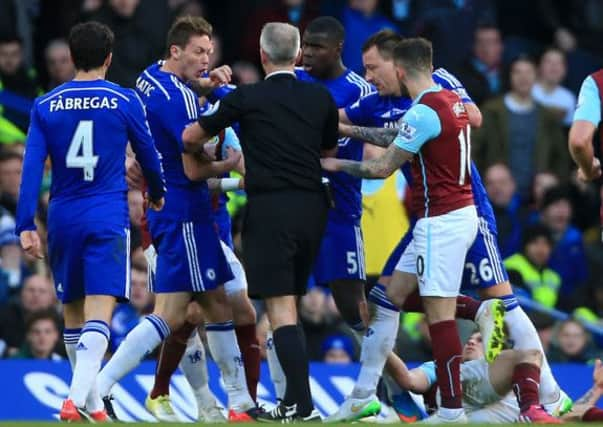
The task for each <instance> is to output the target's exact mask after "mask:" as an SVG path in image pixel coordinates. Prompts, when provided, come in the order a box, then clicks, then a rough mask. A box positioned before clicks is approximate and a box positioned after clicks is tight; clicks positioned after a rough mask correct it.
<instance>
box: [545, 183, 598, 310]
mask: <svg viewBox="0 0 603 427" xmlns="http://www.w3.org/2000/svg"><path fill="white" fill-rule="evenodd" d="M571 220H572V205H571V202H570V196H569V193H568V192H567V189H566V188H564V187H554V188H551V189H550V190H549V191H547V192H546V194H545V195H544V199H543V202H542V215H541V221H542V223H543V224H546V225H547V226H548V227H549V228H550V229H551V230H552V232H553V240H554V242H555V243H554V249H553V253H552V254H551V259H550V261H549V266H550V267H551V268H552V269H553V270H555V271H556V272H558V273H559V274H560V275H561V289H560V293H561V295H562V296H563V297H565V298H563V299H562V301H563V302H564V303H569V304H570V305H568V306H563V305H562V306H561V308H565V309H571V308H573V307H572V306H571V303H573V301H572V300H571V297H572V296H574V295H575V292H576V291H577V290H578V288H579V287H580V286H581V285H583V284H584V282H585V281H586V279H587V278H588V264H587V262H586V253H585V249H584V242H583V241H582V232H581V231H580V230H578V229H577V228H576V227H574V226H573V225H572V224H571Z"/></svg>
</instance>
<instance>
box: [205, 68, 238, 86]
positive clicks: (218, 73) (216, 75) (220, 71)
mask: <svg viewBox="0 0 603 427" xmlns="http://www.w3.org/2000/svg"><path fill="white" fill-rule="evenodd" d="M231 80H232V69H231V68H230V67H229V66H228V65H222V66H221V67H218V68H214V69H213V70H211V71H210V72H209V81H210V82H211V84H212V85H213V86H214V87H217V86H222V85H227V84H228V83H230V81H231Z"/></svg>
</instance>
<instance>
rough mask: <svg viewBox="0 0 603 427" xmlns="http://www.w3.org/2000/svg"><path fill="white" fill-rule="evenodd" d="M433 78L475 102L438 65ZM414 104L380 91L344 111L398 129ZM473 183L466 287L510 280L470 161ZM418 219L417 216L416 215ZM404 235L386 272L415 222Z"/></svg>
mask: <svg viewBox="0 0 603 427" xmlns="http://www.w3.org/2000/svg"><path fill="white" fill-rule="evenodd" d="M433 80H434V82H435V83H437V84H439V85H440V86H441V87H442V88H445V89H448V90H450V91H452V92H454V93H456V94H457V95H458V96H459V97H460V98H461V100H462V101H463V102H464V103H473V101H472V100H471V98H470V97H469V95H468V94H467V91H466V90H465V88H464V87H463V86H462V84H461V83H460V82H459V81H458V79H456V77H454V76H453V75H452V74H451V73H449V72H448V71H446V70H445V69H442V68H439V69H437V70H435V71H434V73H433ZM411 105H412V100H411V99H410V98H409V97H404V96H402V97H395V96H379V94H378V93H377V92H372V93H371V94H369V95H367V96H365V97H363V98H361V99H360V100H358V101H357V102H356V103H354V104H352V105H350V106H348V107H346V109H345V112H346V115H347V117H348V118H349V119H350V121H351V122H352V123H353V124H354V125H357V126H368V127H389V128H398V126H399V121H400V119H401V118H402V116H404V114H405V113H406V112H407V111H408V109H409V108H410V107H411ZM401 170H402V173H403V174H404V176H405V178H406V180H407V182H408V184H409V185H411V184H412V177H411V173H410V162H407V163H406V164H404V165H403V167H402V168H401ZM470 172H471V185H472V191H473V197H474V202H475V206H476V209H477V212H478V216H479V233H478V237H477V239H476V241H475V243H474V245H473V247H472V248H471V250H470V251H469V253H468V255H467V262H466V271H465V274H464V277H463V286H481V287H484V286H485V287H487V286H492V285H495V284H497V283H501V282H504V281H506V280H507V274H506V271H505V270H504V267H503V266H502V262H501V256H500V251H499V250H498V247H497V245H496V220H495V217H494V212H493V210H492V206H491V204H490V201H489V200H488V195H487V193H486V190H485V188H484V185H483V183H482V180H481V177H480V174H479V172H478V170H477V167H476V166H475V164H474V163H473V162H471V169H470ZM414 220H416V218H414ZM413 224H414V221H411V228H410V229H409V231H408V233H407V234H406V235H405V236H403V238H402V239H401V241H400V243H399V244H398V246H397V247H396V248H395V249H394V251H393V252H392V254H391V255H390V258H389V259H388V261H387V263H386V265H385V267H384V269H383V273H382V274H383V275H385V276H390V275H391V274H392V273H393V270H394V267H395V266H396V263H397V262H398V260H399V259H400V257H401V255H402V253H403V252H404V250H405V249H406V247H407V246H408V244H409V243H410V241H411V239H412V225H413ZM484 265H487V266H488V268H489V269H490V270H488V271H493V272H494V273H495V274H491V275H489V276H488V277H482V275H481V273H480V271H481V270H484V269H483V268H482V267H483V266H484Z"/></svg>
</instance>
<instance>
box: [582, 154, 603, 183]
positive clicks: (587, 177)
mask: <svg viewBox="0 0 603 427" xmlns="http://www.w3.org/2000/svg"><path fill="white" fill-rule="evenodd" d="M600 176H601V162H600V160H599V159H598V158H596V157H593V164H592V165H591V168H590V170H589V171H585V170H583V169H582V168H580V169H578V179H580V180H582V181H593V180H595V179H597V178H599V177H600Z"/></svg>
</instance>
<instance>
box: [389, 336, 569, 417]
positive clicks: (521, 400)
mask: <svg viewBox="0 0 603 427" xmlns="http://www.w3.org/2000/svg"><path fill="white" fill-rule="evenodd" d="M481 341H482V337H481V335H480V333H479V332H475V333H473V334H472V335H471V336H470V337H469V339H468V340H467V342H466V343H465V345H464V347H463V354H462V357H463V363H462V364H461V383H462V389H463V407H464V408H465V411H466V413H467V418H468V419H469V421H470V422H475V423H513V422H516V421H518V420H519V421H522V422H527V423H549V424H559V423H561V420H559V419H558V418H555V417H553V416H551V415H549V414H548V413H547V412H546V411H545V410H544V408H543V407H542V406H541V405H540V402H539V399H538V387H539V384H540V366H541V363H542V353H541V352H540V351H539V350H537V349H533V350H503V351H502V353H500V355H499V356H498V357H497V358H496V360H494V362H492V363H491V364H488V362H486V360H485V359H484V352H483V349H482V342H481ZM389 372H390V374H391V376H392V378H394V380H395V381H396V382H397V383H398V385H399V386H400V387H402V388H403V389H404V390H408V391H411V392H413V393H419V394H426V393H428V392H429V391H430V389H431V388H432V387H437V385H436V376H435V364H434V362H427V363H423V364H422V365H421V366H419V367H418V368H414V369H410V370H409V369H408V368H407V367H406V365H405V364H404V362H403V361H402V360H400V359H397V360H396V361H392V362H390V369H389Z"/></svg>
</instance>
